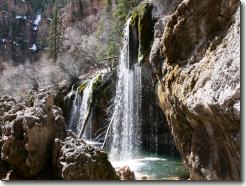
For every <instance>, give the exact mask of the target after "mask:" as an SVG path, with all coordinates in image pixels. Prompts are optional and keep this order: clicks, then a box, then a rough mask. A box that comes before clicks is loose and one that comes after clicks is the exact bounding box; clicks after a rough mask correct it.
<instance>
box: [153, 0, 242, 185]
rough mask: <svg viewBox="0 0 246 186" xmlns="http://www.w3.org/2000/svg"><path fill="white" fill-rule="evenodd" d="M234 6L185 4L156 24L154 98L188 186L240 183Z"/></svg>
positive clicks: (231, 0)
mask: <svg viewBox="0 0 246 186" xmlns="http://www.w3.org/2000/svg"><path fill="white" fill-rule="evenodd" d="M239 4H240V3H239V1H237V0H219V1H212V0H211V1H210V0H207V1H202V2H198V1H195V0H185V1H183V2H182V3H180V4H179V6H178V8H177V9H176V10H175V12H174V13H173V14H171V15H170V16H164V17H163V18H162V19H161V20H160V21H159V22H158V24H156V30H158V29H157V28H159V27H160V26H158V25H162V28H163V30H164V32H163V35H162V34H158V32H156V35H155V40H154V44H153V46H152V50H151V54H150V62H151V64H152V67H153V72H154V74H155V75H156V77H157V79H158V82H157V85H156V94H157V96H158V99H159V104H160V106H161V108H162V110H163V112H164V113H165V116H166V118H167V120H168V123H169V127H170V129H171V132H172V135H173V136H174V140H175V144H176V147H177V148H178V150H179V152H180V153H181V156H182V159H183V161H184V163H185V164H186V166H187V167H188V168H189V170H190V173H191V179H193V180H203V179H206V180H211V179H212V180H239V179H240V8H239ZM162 28H161V29H162ZM157 35H159V36H160V35H161V37H157Z"/></svg>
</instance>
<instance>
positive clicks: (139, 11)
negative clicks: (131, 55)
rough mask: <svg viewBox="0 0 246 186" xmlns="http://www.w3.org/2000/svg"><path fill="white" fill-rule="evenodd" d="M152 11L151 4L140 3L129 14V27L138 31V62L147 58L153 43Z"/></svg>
mask: <svg viewBox="0 0 246 186" xmlns="http://www.w3.org/2000/svg"><path fill="white" fill-rule="evenodd" d="M152 9H153V5H152V4H151V3H142V4H140V5H139V6H138V7H136V8H135V9H133V11H132V13H131V22H130V27H131V28H132V29H134V28H135V29H137V31H138V40H139V51H138V59H139V61H142V60H143V59H144V58H145V57H147V56H148V53H149V51H150V44H151V42H152V41H153V37H154V22H155V21H154V20H153V19H152Z"/></svg>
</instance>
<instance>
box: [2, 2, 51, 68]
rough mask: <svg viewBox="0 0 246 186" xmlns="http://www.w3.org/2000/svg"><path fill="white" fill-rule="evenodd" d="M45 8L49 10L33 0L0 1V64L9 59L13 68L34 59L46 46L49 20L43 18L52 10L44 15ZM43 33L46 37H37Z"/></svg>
mask: <svg viewBox="0 0 246 186" xmlns="http://www.w3.org/2000/svg"><path fill="white" fill-rule="evenodd" d="M46 9H50V7H47V6H46V5H43V4H42V2H37V1H33V2H32V1H15V0H9V1H6V0H1V1H0V49H1V51H0V56H1V58H0V62H1V63H2V62H6V61H9V60H10V61H12V62H13V63H14V64H15V65H17V64H19V63H23V62H25V60H26V59H32V60H33V59H35V57H37V55H36V54H37V52H38V50H39V49H41V48H43V45H45V43H46V39H47V30H48V23H49V21H50V20H48V19H47V18H50V17H51V15H52V11H49V14H44V12H45V11H46ZM46 12H47V11H46ZM40 28H43V29H41V30H40ZM44 34H45V35H46V37H40V36H42V35H44ZM39 35H40V36H39Z"/></svg>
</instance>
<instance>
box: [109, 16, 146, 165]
mask: <svg viewBox="0 0 246 186" xmlns="http://www.w3.org/2000/svg"><path fill="white" fill-rule="evenodd" d="M130 21H131V19H129V20H128V21H127V23H126V26H125V29H124V41H123V47H122V50H121V54H120V61H119V65H118V72H117V75H118V82H117V86H116V96H115V100H114V109H113V115H112V118H111V125H112V126H111V129H112V143H111V145H110V159H111V160H112V161H115V160H127V159H132V158H134V157H136V156H138V153H139V150H140V145H141V101H142V81H141V71H142V70H141V66H139V64H138V63H136V62H133V61H130V57H129V34H130V33H129V32H130V29H129V27H130ZM131 64H132V65H131Z"/></svg>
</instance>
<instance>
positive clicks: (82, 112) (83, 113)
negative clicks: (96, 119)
mask: <svg viewBox="0 0 246 186" xmlns="http://www.w3.org/2000/svg"><path fill="white" fill-rule="evenodd" d="M93 82H94V78H93V79H92V80H90V82H89V83H87V85H86V87H85V89H84V91H83V95H81V92H80V90H79V87H78V88H77V90H76V93H75V99H74V101H73V105H72V110H71V115H70V120H69V129H71V130H72V131H73V132H74V133H75V134H76V135H79V133H80V131H81V129H82V127H83V125H84V124H85V120H86V117H87V116H88V112H89V106H90V101H91V95H92V88H93ZM89 121H90V120H88V122H89ZM87 126H89V130H87V128H86V130H85V132H84V133H83V135H82V139H84V140H90V137H91V134H89V133H91V130H90V128H91V126H90V123H88V124H87Z"/></svg>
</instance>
